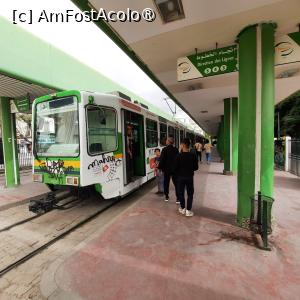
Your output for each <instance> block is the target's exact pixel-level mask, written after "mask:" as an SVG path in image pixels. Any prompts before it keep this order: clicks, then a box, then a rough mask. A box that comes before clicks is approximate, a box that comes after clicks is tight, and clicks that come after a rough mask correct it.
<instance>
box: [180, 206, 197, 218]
mask: <svg viewBox="0 0 300 300" xmlns="http://www.w3.org/2000/svg"><path fill="white" fill-rule="evenodd" d="M178 211H179V213H180V214H182V215H184V216H186V217H192V216H193V215H194V213H193V212H192V211H191V210H187V209H185V208H181V207H179V208H178Z"/></svg>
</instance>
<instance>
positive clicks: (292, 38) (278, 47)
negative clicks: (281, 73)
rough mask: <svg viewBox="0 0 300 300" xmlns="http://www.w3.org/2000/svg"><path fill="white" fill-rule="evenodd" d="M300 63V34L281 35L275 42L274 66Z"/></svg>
mask: <svg viewBox="0 0 300 300" xmlns="http://www.w3.org/2000/svg"><path fill="white" fill-rule="evenodd" d="M297 61H298V62H300V32H293V33H289V34H286V35H283V36H281V37H279V38H277V39H276V41H275V65H282V64H290V63H293V62H297Z"/></svg>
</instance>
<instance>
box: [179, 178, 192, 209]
mask: <svg viewBox="0 0 300 300" xmlns="http://www.w3.org/2000/svg"><path fill="white" fill-rule="evenodd" d="M177 182H178V195H179V201H180V206H181V208H185V197H184V192H185V189H186V191H187V196H188V197H187V205H186V209H187V210H191V209H192V206H193V196H194V177H193V176H189V177H181V176H180V177H178V180H177Z"/></svg>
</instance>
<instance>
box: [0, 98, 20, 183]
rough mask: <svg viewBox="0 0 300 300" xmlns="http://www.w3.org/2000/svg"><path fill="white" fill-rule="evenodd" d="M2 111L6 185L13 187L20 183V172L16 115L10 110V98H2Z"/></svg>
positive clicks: (0, 108)
mask: <svg viewBox="0 0 300 300" xmlns="http://www.w3.org/2000/svg"><path fill="white" fill-rule="evenodd" d="M0 113H1V119H2V142H3V153H4V166H5V180H6V186H7V187H13V186H16V185H18V184H20V174H19V161H18V155H17V154H18V153H17V144H16V122H15V116H14V115H13V114H11V112H10V100H9V99H8V98H0Z"/></svg>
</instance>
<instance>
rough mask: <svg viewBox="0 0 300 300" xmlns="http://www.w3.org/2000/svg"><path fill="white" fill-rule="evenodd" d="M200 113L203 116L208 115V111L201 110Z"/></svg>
mask: <svg viewBox="0 0 300 300" xmlns="http://www.w3.org/2000/svg"><path fill="white" fill-rule="evenodd" d="M200 112H201V114H207V113H208V110H201V111H200Z"/></svg>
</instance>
